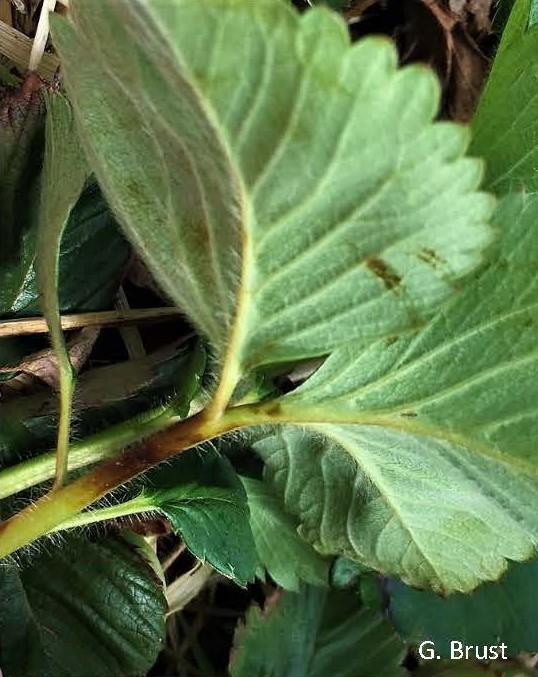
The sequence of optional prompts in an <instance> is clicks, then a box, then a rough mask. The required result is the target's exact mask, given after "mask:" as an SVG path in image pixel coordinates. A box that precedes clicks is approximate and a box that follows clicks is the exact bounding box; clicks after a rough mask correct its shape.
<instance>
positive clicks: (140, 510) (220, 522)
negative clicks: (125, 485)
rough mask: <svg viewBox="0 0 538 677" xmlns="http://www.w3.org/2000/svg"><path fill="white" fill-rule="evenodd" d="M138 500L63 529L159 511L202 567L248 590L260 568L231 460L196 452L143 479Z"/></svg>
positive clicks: (244, 499) (66, 524)
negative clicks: (207, 567)
mask: <svg viewBox="0 0 538 677" xmlns="http://www.w3.org/2000/svg"><path fill="white" fill-rule="evenodd" d="M144 482H145V485H146V487H145V489H144V491H143V493H142V494H140V495H139V496H138V497H136V498H133V499H131V500H129V501H125V502H124V503H121V504H119V505H117V506H112V507H110V508H102V509H98V510H92V511H88V512H84V513H81V514H80V515H79V516H78V517H75V518H74V519H72V520H69V521H68V522H64V523H63V524H61V525H60V526H59V527H58V530H65V529H71V528H74V527H78V526H83V525H86V524H93V523H96V522H101V521H104V520H108V519H117V518H118V517H123V516H127V515H134V514H145V513H154V512H158V513H160V514H161V515H163V516H164V517H166V518H167V519H168V520H169V522H170V524H171V525H172V528H173V529H174V531H175V532H176V533H178V534H179V535H180V536H181V538H182V539H183V541H184V542H185V545H186V546H187V548H188V549H189V550H190V551H191V552H192V554H193V555H194V556H195V557H197V558H198V559H199V560H201V561H202V562H207V563H208V564H210V565H211V566H212V567H213V568H214V569H216V570H217V571H218V572H219V573H221V574H223V575H224V576H227V577H228V578H231V579H233V580H234V581H235V582H236V583H238V584H239V585H242V586H245V585H246V584H247V583H249V582H251V581H253V580H254V577H255V575H256V569H257V566H258V558H257V554H256V547H255V545H254V539H253V537H252V531H251V528H250V522H249V510H248V502H247V496H246V493H245V490H244V488H243V485H242V483H241V480H240V479H239V477H238V475H237V474H236V472H235V470H234V469H233V467H232V465H231V464H230V463H229V461H228V460H227V459H226V458H224V457H222V456H219V454H218V453H217V452H216V451H214V450H213V449H207V450H205V451H203V452H199V451H191V452H190V453H184V454H182V455H181V456H179V457H178V458H176V459H175V460H174V461H173V462H172V463H171V464H169V465H165V466H163V467H160V468H157V469H155V470H154V471H152V472H150V473H149V474H148V475H146V476H145V478H144Z"/></svg>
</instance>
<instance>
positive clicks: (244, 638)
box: [230, 587, 405, 677]
mask: <svg viewBox="0 0 538 677" xmlns="http://www.w3.org/2000/svg"><path fill="white" fill-rule="evenodd" d="M235 644H236V646H235V651H234V653H233V654H232V660H231V666H230V667H231V674H232V677H327V675H338V677H373V675H376V676H379V677H381V676H382V675H383V677H385V676H387V677H388V676H389V675H390V677H399V676H400V675H402V676H403V675H404V674H405V671H404V669H403V668H402V667H401V663H402V660H403V658H404V656H405V647H404V646H403V644H402V643H401V642H400V641H399V639H398V637H397V635H396V633H395V632H394V631H393V630H392V628H391V627H390V625H389V624H388V623H387V621H386V620H385V619H384V618H383V616H382V615H381V614H379V613H376V612H373V611H370V610H369V609H366V608H361V606H360V603H359V599H358V597H357V596H355V595H353V594H350V593H349V592H347V591H346V592H340V591H329V590H326V589H324V588H315V587H305V588H303V589H302V591H301V593H300V594H295V593H292V592H285V593H282V592H276V593H275V595H274V596H273V597H272V598H270V599H269V600H268V601H267V602H266V607H265V609H264V610H263V611H260V609H258V608H257V607H253V608H251V609H250V611H249V612H248V614H247V619H246V627H239V629H238V630H237V632H236V638H235Z"/></svg>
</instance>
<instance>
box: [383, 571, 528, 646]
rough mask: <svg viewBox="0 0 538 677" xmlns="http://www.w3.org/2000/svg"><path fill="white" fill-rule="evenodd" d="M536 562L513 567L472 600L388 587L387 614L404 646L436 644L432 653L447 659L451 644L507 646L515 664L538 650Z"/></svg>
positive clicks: (466, 596) (470, 596)
mask: <svg viewBox="0 0 538 677" xmlns="http://www.w3.org/2000/svg"><path fill="white" fill-rule="evenodd" d="M537 584H538V562H536V561H534V562H532V563H528V564H527V563H526V564H512V565H511V566H510V568H509V570H508V573H507V574H506V575H505V576H504V577H503V578H502V579H501V580H500V581H499V582H498V583H487V584H485V585H483V586H481V587H480V588H478V589H477V590H476V591H475V592H473V593H472V594H471V595H453V596H451V597H449V598H448V599H443V598H441V597H438V596H437V595H434V594H433V593H431V592H420V591H418V590H413V589H411V588H408V587H407V586H405V585H403V584H402V583H398V582H396V581H391V582H389V584H388V593H389V594H390V614H391V618H392V621H393V623H394V624H395V626H396V629H397V630H398V632H399V633H400V635H401V637H402V638H403V640H404V641H405V642H408V643H410V644H420V642H422V641H424V640H426V639H428V640H431V641H433V642H435V650H436V652H437V653H438V654H439V655H441V656H443V657H445V658H450V642H451V641H453V640H456V641H460V642H463V644H464V645H471V644H473V645H475V646H476V645H480V646H483V645H487V646H490V645H496V644H500V642H504V643H505V644H506V645H507V648H506V650H505V654H506V655H507V656H509V657H512V658H515V657H516V656H517V655H518V654H520V653H521V652H522V651H527V652H530V653H534V652H536V651H537V650H538V628H537V627H536V622H535V619H536V605H535V603H534V598H535V590H536V587H537Z"/></svg>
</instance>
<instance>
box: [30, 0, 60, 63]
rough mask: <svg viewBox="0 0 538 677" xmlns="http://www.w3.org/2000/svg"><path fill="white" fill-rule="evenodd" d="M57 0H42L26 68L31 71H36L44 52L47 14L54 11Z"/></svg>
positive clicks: (46, 38)
mask: <svg viewBox="0 0 538 677" xmlns="http://www.w3.org/2000/svg"><path fill="white" fill-rule="evenodd" d="M56 2H57V0H43V7H42V8H41V14H40V15H39V22H38V24H37V31H36V34H35V38H34V44H33V45H32V51H31V52H30V62H29V64H28V68H29V70H31V71H36V70H37V69H38V67H39V63H40V62H41V59H42V58H43V54H44V53H45V47H46V45H47V40H48V37H49V14H50V13H51V12H54V9H55V7H56Z"/></svg>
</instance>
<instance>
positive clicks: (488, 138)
mask: <svg viewBox="0 0 538 677" xmlns="http://www.w3.org/2000/svg"><path fill="white" fill-rule="evenodd" d="M530 10H531V0H517V1H516V2H515V3H514V7H513V9H512V12H511V14H510V19H509V21H508V24H507V26H506V28H505V31H504V33H503V37H502V40H501V44H500V46H499V50H498V52H497V56H496V58H495V62H494V64H493V68H492V71H491V74H490V76H489V78H488V81H487V84H486V87H485V89H484V92H483V94H482V97H481V99H480V104H479V106H478V110H477V112H476V115H475V118H474V121H473V132H474V134H473V142H472V146H471V151H472V152H473V153H476V154H478V155H481V156H483V157H485V158H486V160H487V162H486V180H487V181H486V183H487V186H488V188H489V189H492V190H494V191H495V192H496V193H502V192H508V191H511V190H519V189H521V188H524V189H526V190H529V191H535V190H537V189H538V172H536V166H537V162H538V144H537V143H536V138H537V134H538V119H537V117H536V114H535V110H534V108H535V106H534V102H535V98H536V94H537V91H538V71H537V70H536V68H534V66H533V64H534V63H535V61H536V53H537V51H538V28H537V27H536V26H535V25H532V20H531V26H532V27H531V28H529V13H530Z"/></svg>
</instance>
